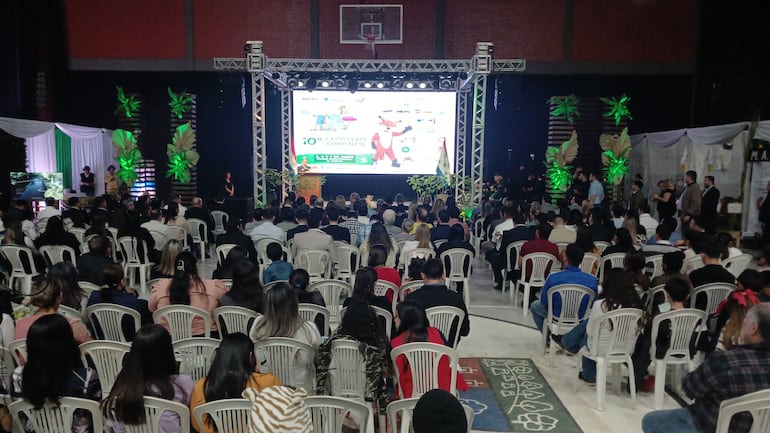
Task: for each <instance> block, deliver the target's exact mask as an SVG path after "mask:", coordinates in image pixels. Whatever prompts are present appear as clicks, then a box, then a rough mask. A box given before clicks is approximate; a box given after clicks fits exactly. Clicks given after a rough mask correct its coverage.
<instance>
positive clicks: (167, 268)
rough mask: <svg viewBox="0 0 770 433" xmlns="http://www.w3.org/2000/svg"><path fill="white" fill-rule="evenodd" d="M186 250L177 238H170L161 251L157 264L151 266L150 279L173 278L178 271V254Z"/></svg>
mask: <svg viewBox="0 0 770 433" xmlns="http://www.w3.org/2000/svg"><path fill="white" fill-rule="evenodd" d="M182 251H184V246H183V245H182V243H181V242H179V241H178V240H176V239H170V240H169V241H167V242H166V245H164V246H163V251H161V252H160V260H159V261H158V264H157V265H154V266H153V267H152V268H150V279H153V280H154V279H156V278H173V277H174V274H175V273H176V256H178V255H179V253H181V252H182Z"/></svg>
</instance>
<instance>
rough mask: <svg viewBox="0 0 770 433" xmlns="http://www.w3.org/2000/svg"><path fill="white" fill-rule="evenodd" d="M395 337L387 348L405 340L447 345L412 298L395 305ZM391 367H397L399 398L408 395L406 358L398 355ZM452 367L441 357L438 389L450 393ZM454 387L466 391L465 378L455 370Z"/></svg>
mask: <svg viewBox="0 0 770 433" xmlns="http://www.w3.org/2000/svg"><path fill="white" fill-rule="evenodd" d="M394 320H395V324H396V329H397V330H398V331H397V334H398V335H397V336H396V337H395V338H393V340H392V341H391V342H390V345H391V348H392V349H395V348H397V347H399V346H401V345H404V344H407V343H435V344H442V345H445V346H446V345H447V341H446V339H445V338H444V336H443V335H441V331H439V330H438V329H436V328H434V327H432V326H430V324H429V323H428V317H427V315H426V314H425V309H424V308H423V307H422V305H421V304H420V303H419V302H417V301H414V300H410V299H406V300H404V301H402V302H401V303H400V304H398V307H397V309H396V317H395V318H394ZM395 368H397V369H398V387H399V388H401V395H403V398H411V397H412V371H411V369H410V368H409V361H407V359H406V356H404V355H401V356H399V357H398V358H396V365H395ZM451 374H452V369H451V368H450V366H449V359H448V358H447V357H443V358H442V359H441V360H440V361H439V364H438V385H439V388H440V389H443V390H445V391H449V392H452V390H450V389H449V386H450V384H451V381H452V377H451ZM456 386H457V389H458V390H460V391H467V390H468V384H467V383H466V382H465V379H464V378H463V376H462V375H461V374H460V372H459V371H458V372H457V385H456Z"/></svg>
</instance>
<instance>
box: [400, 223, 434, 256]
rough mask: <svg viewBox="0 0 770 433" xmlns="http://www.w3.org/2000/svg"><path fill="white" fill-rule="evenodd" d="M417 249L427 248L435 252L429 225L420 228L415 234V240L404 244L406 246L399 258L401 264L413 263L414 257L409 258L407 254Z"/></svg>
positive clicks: (402, 247) (403, 246)
mask: <svg viewBox="0 0 770 433" xmlns="http://www.w3.org/2000/svg"><path fill="white" fill-rule="evenodd" d="M416 248H427V249H430V250H433V244H432V243H431V241H430V228H429V227H428V225H427V224H422V225H420V226H418V227H417V230H415V232H414V240H413V241H406V242H404V245H402V246H401V256H400V257H399V259H400V261H399V263H404V264H407V263H409V262H411V259H412V258H414V257H413V255H412V257H407V254H408V253H409V252H410V251H413V250H414V249H416Z"/></svg>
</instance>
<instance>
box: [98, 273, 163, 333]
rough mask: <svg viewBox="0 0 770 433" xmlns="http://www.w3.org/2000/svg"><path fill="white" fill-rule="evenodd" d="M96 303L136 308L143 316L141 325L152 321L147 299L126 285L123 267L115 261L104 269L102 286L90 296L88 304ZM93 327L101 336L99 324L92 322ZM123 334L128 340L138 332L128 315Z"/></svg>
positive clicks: (123, 326) (125, 319)
mask: <svg viewBox="0 0 770 433" xmlns="http://www.w3.org/2000/svg"><path fill="white" fill-rule="evenodd" d="M96 304H115V305H120V306H122V307H128V308H131V309H132V310H136V311H137V312H138V313H139V315H140V316H141V320H142V323H141V324H140V325H146V324H148V323H152V313H150V310H149V308H148V306H147V300H146V299H140V298H139V294H138V293H136V291H135V290H134V289H132V288H130V287H128V286H126V279H125V277H124V275H123V267H122V266H120V265H119V264H117V263H114V264H112V265H110V266H108V267H107V268H105V269H104V273H103V277H102V288H101V289H100V290H95V291H93V292H91V296H90V297H89V298H88V306H91V305H96ZM91 326H92V329H94V330H95V332H96V335H97V337H98V336H99V330H98V329H96V328H98V324H95V323H93V321H92V323H91ZM122 328H123V334H124V335H126V337H127V339H128V341H131V340H132V339H133V337H134V333H135V332H136V331H135V329H136V327H135V324H134V323H133V319H131V318H130V317H126V318H124V320H123V323H122Z"/></svg>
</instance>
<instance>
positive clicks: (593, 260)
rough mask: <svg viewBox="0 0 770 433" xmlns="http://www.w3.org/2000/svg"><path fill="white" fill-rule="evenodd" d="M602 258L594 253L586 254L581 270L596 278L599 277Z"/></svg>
mask: <svg viewBox="0 0 770 433" xmlns="http://www.w3.org/2000/svg"><path fill="white" fill-rule="evenodd" d="M601 261H602V258H601V257H599V256H597V255H596V254H594V253H585V254H583V261H582V262H580V270H581V271H583V272H585V273H587V274H591V275H593V276H594V277H596V276H598V275H599V268H600V266H599V264H600V263H601Z"/></svg>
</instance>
